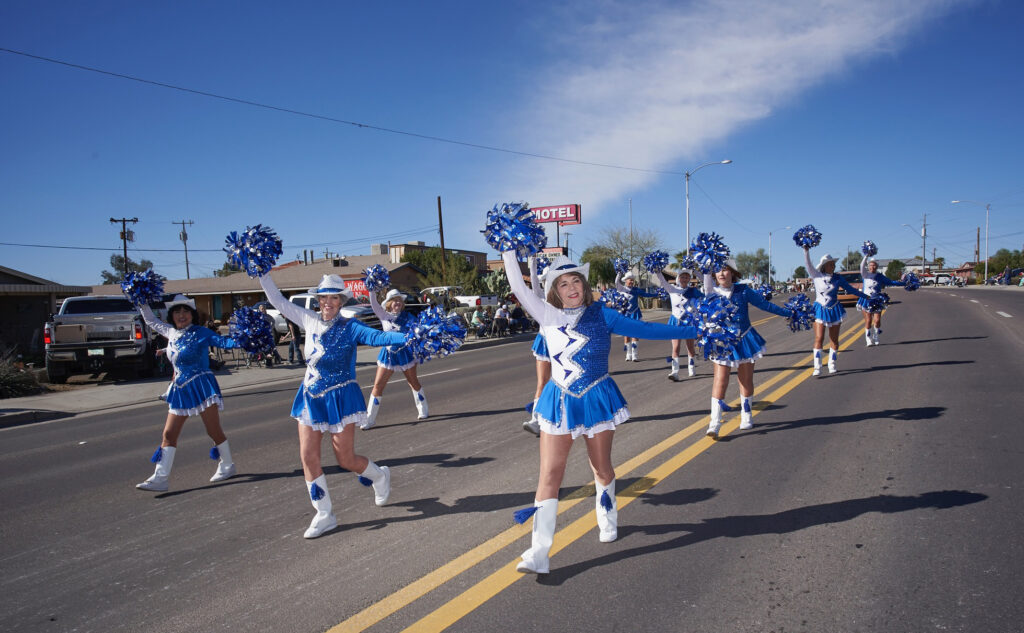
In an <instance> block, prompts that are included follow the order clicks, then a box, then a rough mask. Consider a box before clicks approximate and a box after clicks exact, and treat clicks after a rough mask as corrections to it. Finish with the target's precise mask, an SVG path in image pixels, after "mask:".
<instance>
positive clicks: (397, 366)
mask: <svg viewBox="0 0 1024 633" xmlns="http://www.w3.org/2000/svg"><path fill="white" fill-rule="evenodd" d="M370 307H371V308H373V313H374V314H376V315H377V318H378V319H380V325H381V327H382V328H384V331H385V332H401V333H402V334H405V333H406V332H408V331H409V327H410V325H411V324H412V322H413V321H414V320H415V319H414V318H413V316H412V314H410V313H408V312H406V311H405V295H403V294H402V293H401V291H399V290H397V289H395V288H392V289H391V290H388V294H387V295H385V296H384V307H381V305H380V303H378V301H377V293H376V292H373V291H371V292H370ZM396 370H397V371H400V372H402V373H403V374H405V381H406V382H407V383H409V388H410V389H412V399H413V402H414V403H415V404H416V412H417V417H416V419H418V420H426V419H427V397H426V396H425V395H424V394H423V386H422V385H421V384H420V381H419V378H417V377H416V359H415V358H413V355H412V352H411V351H409V348H407V347H406V346H405V345H390V346H388V347H385V348H383V349H381V350H380V355H378V356H377V377H376V378H374V380H373V390H372V391H371V392H370V402H369V404H367V406H366V424H365V425H363V427H362V428H364V429H368V428H370V427H371V426H373V425H374V424H376V423H377V412H378V411H379V410H380V401H381V398H382V397H383V395H384V387H386V386H387V384H388V381H389V380H391V376H392V374H394V373H395V371H396Z"/></svg>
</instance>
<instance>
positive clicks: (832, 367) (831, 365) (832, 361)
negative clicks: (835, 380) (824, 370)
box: [828, 349, 839, 374]
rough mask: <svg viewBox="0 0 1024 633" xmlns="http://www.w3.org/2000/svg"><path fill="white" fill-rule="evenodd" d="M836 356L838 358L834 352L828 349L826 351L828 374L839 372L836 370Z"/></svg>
mask: <svg viewBox="0 0 1024 633" xmlns="http://www.w3.org/2000/svg"><path fill="white" fill-rule="evenodd" d="M837 356H838V354H836V350H834V349H830V350H829V351H828V373H830V374H834V373H836V372H837V371H839V370H837V369H836V357H837Z"/></svg>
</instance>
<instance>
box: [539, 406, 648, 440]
mask: <svg viewBox="0 0 1024 633" xmlns="http://www.w3.org/2000/svg"><path fill="white" fill-rule="evenodd" d="M628 419H629V409H628V408H626V407H622V408H621V409H619V410H618V411H616V412H615V416H614V417H613V418H612V419H611V420H608V421H607V422H601V423H598V424H595V425H594V426H592V427H590V428H586V427H583V426H577V427H573V428H572V429H571V430H570V429H567V428H565V425H562V426H555V425H554V424H552V423H551V421H550V420H546V419H545V418H544V417H543V416H538V422H539V423H540V430H541V431H542V432H544V433H547V434H548V435H571V436H572V439H576V438H577V437H580V436H581V435H584V436H586V437H594V436H595V435H597V434H598V433H603V432H605V431H614V430H615V427H617V426H618V425H620V424H622V423H623V422H625V421H626V420H628Z"/></svg>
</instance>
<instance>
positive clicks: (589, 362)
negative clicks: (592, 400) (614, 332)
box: [542, 303, 611, 396]
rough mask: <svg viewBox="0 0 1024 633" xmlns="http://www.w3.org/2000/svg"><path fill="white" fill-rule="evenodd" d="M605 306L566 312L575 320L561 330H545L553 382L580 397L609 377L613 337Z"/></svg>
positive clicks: (596, 305)
mask: <svg viewBox="0 0 1024 633" xmlns="http://www.w3.org/2000/svg"><path fill="white" fill-rule="evenodd" d="M601 309H602V304H600V303H594V304H591V305H590V307H588V308H578V309H577V310H564V311H563V312H564V313H565V314H566V315H567V316H569V317H570V318H571V317H576V318H575V323H573V322H572V321H570V322H569V323H567V324H564V325H560V326H554V325H551V326H545V327H544V328H542V329H543V331H544V339H545V341H547V345H548V355H549V357H550V358H551V379H552V380H554V381H555V384H557V385H558V386H559V387H561V388H562V389H564V390H566V391H568V392H569V393H572V394H574V395H577V396H578V395H581V394H583V393H584V392H585V391H586V390H587V389H589V388H590V387H591V386H592V385H593V384H594V383H596V382H597V381H598V380H600V379H602V378H604V377H605V376H607V375H608V353H609V352H610V351H611V333H610V332H609V330H608V326H607V324H605V321H604V316H603V315H602V314H601Z"/></svg>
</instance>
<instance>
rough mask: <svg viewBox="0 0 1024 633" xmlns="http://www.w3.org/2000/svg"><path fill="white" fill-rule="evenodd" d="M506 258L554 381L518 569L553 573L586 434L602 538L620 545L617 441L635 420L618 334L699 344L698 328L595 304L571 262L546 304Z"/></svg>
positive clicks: (541, 410)
mask: <svg viewBox="0 0 1024 633" xmlns="http://www.w3.org/2000/svg"><path fill="white" fill-rule="evenodd" d="M502 258H503V260H504V264H505V272H506V274H507V276H508V280H509V284H510V285H511V287H512V292H514V293H515V295H516V296H517V297H519V298H520V299H521V300H522V304H523V307H524V308H526V310H527V312H529V313H530V315H531V316H533V318H534V319H535V320H536V321H537V322H538V323H539V324H540V328H541V332H542V333H543V334H544V339H545V341H546V342H547V351H548V357H549V358H550V359H551V379H550V380H549V381H548V383H547V384H546V385H545V386H544V389H543V391H542V392H541V395H540V398H539V399H538V401H537V406H536V407H535V410H536V411H537V416H538V417H537V419H538V422H539V424H540V477H539V479H538V482H537V492H536V496H535V499H536V500H535V502H534V505H533V507H532V508H530V509H529V510H526V511H521V512H522V514H519V513H517V520H519V521H520V522H525V521H526V520H527V519H529V517H530V516H533V537H532V541H531V545H530V549H528V550H527V551H526V552H524V553H523V555H522V559H523V560H522V562H520V563H519V566H518V567H517V569H518V570H519V571H521V572H530V573H537V574H546V573H548V571H549V557H548V553H549V551H550V549H551V544H552V541H553V539H554V534H555V520H556V517H557V515H558V491H559V488H560V487H561V484H562V478H563V476H564V475H565V465H566V460H567V459H568V455H569V450H570V449H571V448H572V442H573V440H574V439H575V438H577V437H580V436H581V435H582V436H583V437H584V438H585V441H586V445H587V455H588V457H589V458H590V466H591V468H592V470H593V471H594V483H595V486H596V488H597V499H596V507H597V524H598V527H599V530H600V534H599V539H600V541H601V542H602V543H608V542H611V541H614V540H615V539H616V538H618V510H617V506H616V502H615V469H614V467H613V466H612V457H611V452H612V438H613V436H614V434H615V427H616V426H617V425H619V424H621V423H622V422H625V421H626V420H627V419H629V409H628V408H627V406H626V400H625V398H623V396H622V393H621V392H620V391H619V388H618V387H617V386H616V385H615V382H614V381H613V380H612V378H611V376H610V375H609V374H608V353H609V350H610V348H611V335H612V334H613V333H614V334H618V335H622V336H629V337H634V338H647V339H658V340H671V339H673V338H678V337H680V336H682V337H683V338H695V337H696V329H695V328H692V327H690V328H681V327H673V326H669V325H664V324H661V323H645V322H643V321H640V320H637V319H630V318H628V317H625V316H622V315H620V314H619V313H618V312H616V311H615V310H611V309H609V308H606V307H605V306H604V305H602V304H600V303H595V302H594V296H593V292H592V291H591V289H590V284H589V283H587V274H588V272H589V268H590V266H589V264H584V265H583V266H578V265H576V264H575V263H573V262H572V261H571V260H569V258H567V257H564V256H559V257H557V258H555V260H554V261H553V262H552V263H551V266H550V267H549V268H548V271H547V274H546V276H545V281H544V288H545V291H546V292H545V299H541V298H540V297H538V296H537V295H535V294H534V293H533V292H532V291H531V290H530V289H529V288H527V287H526V283H525V282H524V281H523V279H522V275H521V274H520V272H519V263H518V261H517V260H516V253H515V251H512V250H509V251H506V252H504V253H502Z"/></svg>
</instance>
